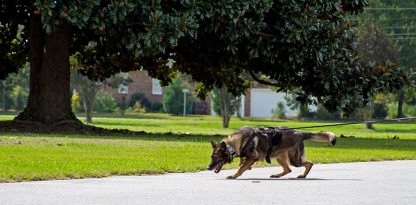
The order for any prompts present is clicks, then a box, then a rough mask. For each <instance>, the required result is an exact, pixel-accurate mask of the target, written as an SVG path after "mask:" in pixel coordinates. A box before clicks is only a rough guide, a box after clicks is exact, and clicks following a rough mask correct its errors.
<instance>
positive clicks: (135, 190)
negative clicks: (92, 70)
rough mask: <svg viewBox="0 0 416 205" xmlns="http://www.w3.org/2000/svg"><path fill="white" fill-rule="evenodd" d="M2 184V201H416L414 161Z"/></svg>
mask: <svg viewBox="0 0 416 205" xmlns="http://www.w3.org/2000/svg"><path fill="white" fill-rule="evenodd" d="M292 170H293V171H292V173H289V174H288V175H286V176H284V177H282V178H280V179H270V178H268V176H269V175H270V174H274V173H278V172H280V171H281V167H273V168H254V169H253V170H251V171H247V172H245V173H244V174H243V175H242V176H241V177H240V178H238V179H237V180H226V179H225V177H226V176H228V175H230V174H232V173H233V172H234V171H235V170H222V171H221V172H220V173H219V174H214V172H212V171H203V172H199V173H184V174H166V175H158V176H117V177H108V178H101V179H76V180H58V181H39V182H22V183H9V184H0V204H31V205H33V204H53V205H56V204H152V205H154V204H169V205H170V204H223V205H225V204H238V205H242V204H416V160H412V161H386V162H364V163H347V164H318V165H315V166H314V167H313V168H312V171H311V172H310V173H309V175H308V178H306V179H297V178H296V176H298V175H299V174H301V173H302V172H303V168H292Z"/></svg>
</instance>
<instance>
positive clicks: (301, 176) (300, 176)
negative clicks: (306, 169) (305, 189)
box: [298, 174, 306, 178]
mask: <svg viewBox="0 0 416 205" xmlns="http://www.w3.org/2000/svg"><path fill="white" fill-rule="evenodd" d="M305 177H306V176H305V175H303V174H301V175H299V176H298V178H305Z"/></svg>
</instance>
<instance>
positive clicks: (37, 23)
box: [15, 15, 78, 124]
mask: <svg viewBox="0 0 416 205" xmlns="http://www.w3.org/2000/svg"><path fill="white" fill-rule="evenodd" d="M70 28H71V27H70V25H69V24H61V25H58V26H57V27H56V31H55V32H53V33H52V34H51V35H48V34H45V32H44V31H43V30H42V23H41V20H40V15H30V42H29V43H30V52H31V59H30V91H29V97H28V103H27V105H26V108H25V109H24V110H23V112H21V113H20V114H19V115H18V116H17V117H16V118H15V119H16V120H30V121H35V122H41V123H45V124H54V123H57V122H59V121H62V120H76V121H78V119H77V118H76V117H75V115H74V113H73V112H72V109H71V100H70V89H69V85H70V67H69V49H70V32H71V29H70Z"/></svg>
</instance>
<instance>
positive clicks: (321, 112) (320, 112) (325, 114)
mask: <svg viewBox="0 0 416 205" xmlns="http://www.w3.org/2000/svg"><path fill="white" fill-rule="evenodd" d="M316 117H317V118H322V119H340V118H341V112H340V110H339V109H337V111H335V112H333V113H330V112H328V111H327V110H326V109H325V108H323V107H318V110H317V111H316Z"/></svg>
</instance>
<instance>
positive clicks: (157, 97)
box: [104, 71, 211, 115]
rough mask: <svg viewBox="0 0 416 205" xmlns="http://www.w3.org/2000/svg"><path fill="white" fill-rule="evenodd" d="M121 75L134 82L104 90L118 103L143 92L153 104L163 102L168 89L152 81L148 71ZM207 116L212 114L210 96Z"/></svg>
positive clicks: (191, 89) (191, 88) (190, 89)
mask: <svg viewBox="0 0 416 205" xmlns="http://www.w3.org/2000/svg"><path fill="white" fill-rule="evenodd" d="M119 75H122V76H125V77H130V78H131V79H132V80H133V82H132V83H130V84H129V85H128V86H119V88H118V89H114V88H110V87H106V88H104V91H105V92H108V93H110V94H111V95H112V96H113V98H114V99H115V101H116V102H117V103H120V102H121V98H122V96H125V97H126V101H128V100H129V99H130V96H131V95H132V94H133V93H136V92H141V93H144V94H145V95H146V97H147V98H148V99H149V101H150V102H151V103H154V102H160V103H162V102H163V96H164V94H165V90H166V87H161V86H160V84H159V80H157V79H152V78H151V77H150V76H149V75H148V74H147V71H132V72H129V73H121V74H119ZM195 86H196V85H192V84H191V85H189V93H188V95H189V94H192V92H193V89H194V88H195ZM196 102H200V100H199V99H196ZM205 102H206V104H205V105H206V106H205V114H208V115H210V114H211V98H210V97H209V96H208V97H207V98H206V99H205Z"/></svg>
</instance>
